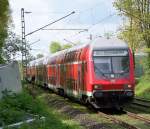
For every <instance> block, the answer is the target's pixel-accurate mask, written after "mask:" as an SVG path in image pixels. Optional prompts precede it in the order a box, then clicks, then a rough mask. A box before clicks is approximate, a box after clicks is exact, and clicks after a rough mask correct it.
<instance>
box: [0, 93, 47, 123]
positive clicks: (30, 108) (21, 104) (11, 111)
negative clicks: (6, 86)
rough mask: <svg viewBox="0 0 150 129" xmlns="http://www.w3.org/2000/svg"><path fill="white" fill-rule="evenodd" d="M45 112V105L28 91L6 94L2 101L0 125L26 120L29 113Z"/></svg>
mask: <svg viewBox="0 0 150 129" xmlns="http://www.w3.org/2000/svg"><path fill="white" fill-rule="evenodd" d="M43 113H44V110H43V106H42V104H40V102H39V101H38V100H37V99H33V97H32V96H30V95H29V94H28V93H27V92H23V93H20V94H11V95H9V94H5V95H4V97H3V98H2V99H1V101H0V125H8V124H11V123H14V122H18V121H21V120H24V119H25V118H26V117H28V116H31V115H29V114H39V115H42V114H43Z"/></svg>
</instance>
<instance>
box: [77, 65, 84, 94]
mask: <svg viewBox="0 0 150 129" xmlns="http://www.w3.org/2000/svg"><path fill="white" fill-rule="evenodd" d="M82 79H83V77H82V66H81V64H78V95H79V96H80V95H81V93H82Z"/></svg>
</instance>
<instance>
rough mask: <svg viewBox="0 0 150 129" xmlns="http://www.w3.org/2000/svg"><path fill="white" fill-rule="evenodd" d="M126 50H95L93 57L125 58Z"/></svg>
mask: <svg viewBox="0 0 150 129" xmlns="http://www.w3.org/2000/svg"><path fill="white" fill-rule="evenodd" d="M127 55H128V50H100V51H98V50H96V51H94V52H93V56H127Z"/></svg>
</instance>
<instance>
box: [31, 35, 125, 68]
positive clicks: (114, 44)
mask: <svg viewBox="0 0 150 129" xmlns="http://www.w3.org/2000/svg"><path fill="white" fill-rule="evenodd" d="M86 46H89V47H90V49H92V50H105V49H111V50H112V49H128V44H127V43H126V42H124V41H123V40H120V39H117V38H111V39H107V38H97V39H94V40H92V41H90V42H89V43H84V44H80V45H76V46H74V47H72V48H69V49H65V50H62V51H59V52H56V53H54V54H52V55H49V56H47V57H42V58H39V59H36V60H34V61H31V62H30V64H31V66H33V65H41V64H46V63H47V62H49V61H50V60H53V59H52V58H54V60H55V57H57V56H64V54H65V53H69V52H73V51H76V50H79V49H82V48H84V47H86Z"/></svg>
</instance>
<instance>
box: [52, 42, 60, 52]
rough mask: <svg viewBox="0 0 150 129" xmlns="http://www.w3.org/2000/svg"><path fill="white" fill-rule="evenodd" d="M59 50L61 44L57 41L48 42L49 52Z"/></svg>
mask: <svg viewBox="0 0 150 129" xmlns="http://www.w3.org/2000/svg"><path fill="white" fill-rule="evenodd" d="M60 50H61V45H60V43H59V42H55V41H52V42H51V44H50V52H51V53H55V52H57V51H60Z"/></svg>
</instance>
